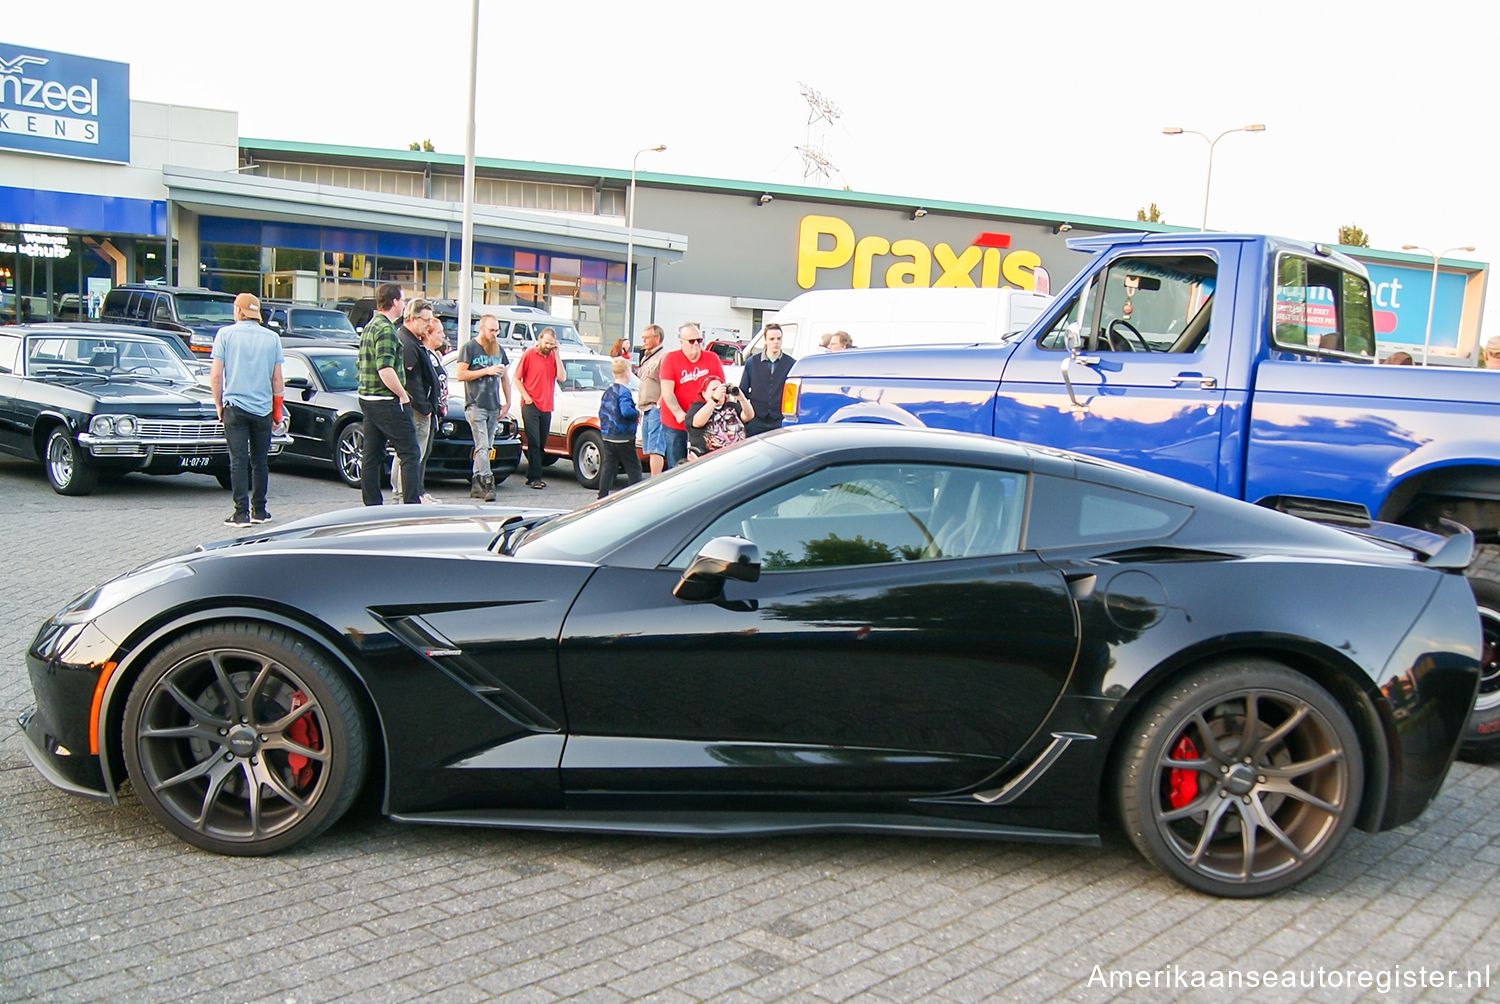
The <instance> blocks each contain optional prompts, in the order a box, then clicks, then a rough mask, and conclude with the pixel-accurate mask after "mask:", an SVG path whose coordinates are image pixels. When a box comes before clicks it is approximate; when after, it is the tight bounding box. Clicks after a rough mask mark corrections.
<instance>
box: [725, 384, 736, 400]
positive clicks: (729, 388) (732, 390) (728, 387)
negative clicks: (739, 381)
mask: <svg viewBox="0 0 1500 1004" xmlns="http://www.w3.org/2000/svg"><path fill="white" fill-rule="evenodd" d="M724 393H726V394H728V395H729V396H730V397H739V396H740V389H739V388H738V387H736V386H735V385H734V384H725V385H724Z"/></svg>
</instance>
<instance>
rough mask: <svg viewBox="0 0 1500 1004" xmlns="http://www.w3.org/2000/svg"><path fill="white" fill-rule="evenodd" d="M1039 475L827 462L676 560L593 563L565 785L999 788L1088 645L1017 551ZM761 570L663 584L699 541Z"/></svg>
mask: <svg viewBox="0 0 1500 1004" xmlns="http://www.w3.org/2000/svg"><path fill="white" fill-rule="evenodd" d="M1025 483H1026V476H1025V475H1023V474H1020V473H1016V472H1008V471H994V470H970V469H964V468H945V467H938V466H932V465H921V464H868V465H855V466H849V467H837V468H825V469H823V470H821V471H817V472H814V473H813V474H809V475H805V476H803V477H801V478H798V479H796V480H794V481H792V482H791V483H789V484H787V485H783V486H780V487H778V488H776V489H772V490H770V491H769V492H766V493H763V494H761V495H760V496H758V497H756V498H753V499H750V500H748V501H746V502H744V503H741V504H739V505H736V506H734V507H732V508H730V509H728V510H727V511H726V512H724V513H722V514H721V515H719V516H718V517H717V518H715V519H714V520H712V521H711V522H710V523H709V525H708V526H706V527H705V528H704V529H703V530H702V531H701V532H699V533H698V534H697V535H696V537H695V539H694V540H693V541H692V542H691V543H689V544H688V545H687V546H686V547H684V548H683V549H682V550H681V551H680V552H679V553H678V554H675V555H670V556H668V560H667V563H666V565H664V566H663V567H660V568H655V569H632V568H620V567H604V568H601V569H600V570H599V571H598V572H597V573H596V574H595V575H594V576H593V578H592V579H590V581H589V583H588V585H587V586H586V587H585V589H584V591H583V593H582V595H581V596H580V597H579V599H578V601H577V602H576V603H575V605H574V607H573V609H572V610H571V611H570V613H569V616H568V620H567V622H566V624H565V625H564V633H563V638H562V644H561V649H560V658H559V667H560V672H561V674H562V681H563V690H564V695H565V698H566V701H567V706H568V720H569V732H570V735H569V739H568V744H567V747H566V749H565V751H564V756H563V764H562V766H563V784H564V787H565V788H566V789H567V790H569V791H573V792H587V791H594V792H609V791H660V792H677V793H679V794H688V793H692V792H705V791H717V792H725V791H742V792H763V793H779V794H793V793H804V794H805V793H814V792H840V791H842V792H854V791H869V792H882V791H883V792H911V793H936V792H942V791H952V790H957V789H964V788H967V787H970V786H973V785H976V784H978V783H980V782H981V781H983V780H985V779H986V778H989V777H991V776H992V775H994V774H995V773H996V772H997V771H999V770H1000V769H1002V768H1003V766H1004V765H1005V764H1006V763H1007V762H1008V761H1009V760H1010V758H1011V757H1013V756H1014V755H1015V754H1016V753H1017V751H1018V750H1019V749H1020V748H1021V747H1022V746H1023V745H1024V744H1025V742H1026V741H1027V739H1028V738H1029V737H1031V736H1032V735H1033V733H1034V732H1035V731H1036V730H1037V728H1038V727H1039V726H1040V724H1041V723H1042V722H1043V721H1044V720H1045V718H1046V715H1047V713H1048V711H1049V710H1050V708H1051V707H1052V705H1053V703H1054V701H1055V700H1056V699H1057V697H1058V695H1059V694H1060V692H1061V690H1062V688H1063V686H1064V684H1065V682H1066V679H1067V676H1068V674H1069V672H1070V670H1071V667H1072V660H1073V658H1074V654H1075V651H1076V647H1077V637H1076V631H1075V619H1074V606H1073V603H1072V600H1071V598H1070V596H1069V594H1068V589H1067V584H1066V582H1065V581H1064V579H1063V577H1062V575H1061V574H1060V573H1059V572H1057V571H1056V570H1054V569H1052V568H1049V567H1047V566H1046V565H1044V564H1043V563H1042V562H1041V561H1040V560H1039V559H1038V558H1037V557H1036V556H1035V555H1033V554H1029V553H1022V552H1019V551H1018V550H1017V542H1018V540H1019V530H1020V519H1021V512H1022V508H1023V505H1024V499H1025ZM726 534H736V535H740V536H746V537H748V538H750V539H751V540H753V541H755V542H756V543H757V545H758V546H759V547H760V551H761V558H762V574H761V576H760V579H759V581H757V582H754V583H745V582H738V581H736V582H732V583H730V584H729V585H728V587H727V588H726V592H725V598H724V599H723V600H722V601H719V602H701V603H687V602H683V601H681V600H677V599H675V598H673V596H672V589H673V587H674V585H675V584H676V583H677V581H678V579H679V577H680V575H681V574H682V571H683V569H684V568H685V567H686V565H687V563H688V562H689V561H690V560H691V558H692V556H693V555H694V554H696V553H697V550H698V549H699V548H700V547H701V546H702V544H703V543H705V542H706V541H708V540H710V539H712V538H714V537H718V536H722V535H726Z"/></svg>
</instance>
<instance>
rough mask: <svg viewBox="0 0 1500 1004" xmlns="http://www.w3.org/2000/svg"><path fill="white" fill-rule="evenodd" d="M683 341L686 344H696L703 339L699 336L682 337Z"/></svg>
mask: <svg viewBox="0 0 1500 1004" xmlns="http://www.w3.org/2000/svg"><path fill="white" fill-rule="evenodd" d="M683 341H684V342H685V343H686V344H688V345H697V344H698V343H699V342H701V341H703V339H701V338H684V339H683Z"/></svg>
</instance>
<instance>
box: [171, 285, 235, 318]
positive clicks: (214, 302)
mask: <svg viewBox="0 0 1500 1004" xmlns="http://www.w3.org/2000/svg"><path fill="white" fill-rule="evenodd" d="M177 319H178V320H179V321H181V322H182V323H183V324H233V323H234V299H233V298H232V297H231V298H225V297H219V296H199V295H197V294H194V293H178V294H177Z"/></svg>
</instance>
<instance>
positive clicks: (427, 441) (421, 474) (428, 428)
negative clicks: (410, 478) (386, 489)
mask: <svg viewBox="0 0 1500 1004" xmlns="http://www.w3.org/2000/svg"><path fill="white" fill-rule="evenodd" d="M407 411H409V412H411V431H412V434H413V435H414V436H416V437H417V474H418V477H417V497H418V498H421V497H422V493H423V492H425V491H426V490H427V457H428V456H429V455H430V454H431V453H432V438H433V436H434V434H435V432H434V429H433V424H432V416H431V415H424V414H422V413H421V412H419V411H417V410H416V409H415V408H408V409H407ZM401 485H402V475H401V468H400V467H399V466H398V467H397V468H396V469H395V470H393V471H391V491H393V492H395V493H396V494H397V495H401V494H404V493H403V492H402V490H401Z"/></svg>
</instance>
